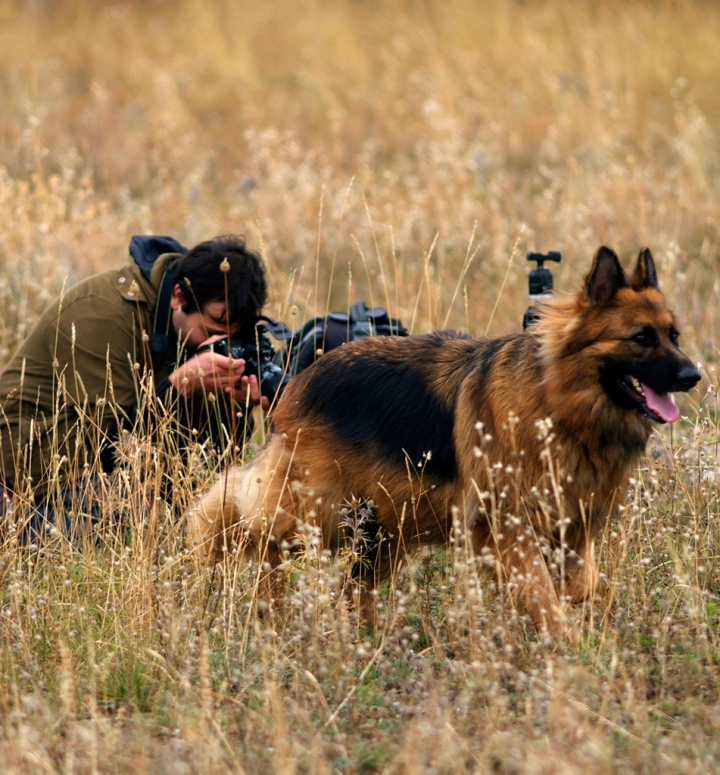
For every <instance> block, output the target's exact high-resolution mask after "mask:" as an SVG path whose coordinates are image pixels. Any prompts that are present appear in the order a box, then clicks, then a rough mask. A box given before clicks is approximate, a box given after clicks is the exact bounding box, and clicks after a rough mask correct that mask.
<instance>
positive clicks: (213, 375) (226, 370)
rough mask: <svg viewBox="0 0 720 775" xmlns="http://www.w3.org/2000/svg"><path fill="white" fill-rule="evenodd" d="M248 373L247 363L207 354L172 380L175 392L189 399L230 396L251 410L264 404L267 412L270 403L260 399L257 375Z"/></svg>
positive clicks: (196, 357)
mask: <svg viewBox="0 0 720 775" xmlns="http://www.w3.org/2000/svg"><path fill="white" fill-rule="evenodd" d="M221 338H222V337H221V336H211V337H210V338H209V339H207V340H206V341H205V342H203V344H210V343H212V342H215V341H217V340H218V339H221ZM244 372H245V361H244V360H242V359H234V358H228V357H226V356H225V355H220V354H219V353H215V352H213V351H212V350H203V351H202V352H201V353H198V354H197V355H194V356H193V357H192V358H189V359H188V360H187V361H185V363H183V364H182V365H181V366H178V367H177V368H176V369H175V371H173V373H172V374H171V375H170V376H169V380H170V383H171V384H172V386H173V387H174V388H175V390H177V391H178V393H180V395H182V396H185V397H186V398H188V397H190V396H191V395H192V394H193V393H196V392H198V391H205V392H207V393H229V394H230V395H232V396H233V398H234V399H235V401H237V402H238V403H239V404H245V403H246V402H249V404H250V406H256V405H257V404H260V405H261V406H262V408H263V409H267V408H268V407H269V406H270V402H269V400H268V399H267V397H266V396H261V395H260V387H259V385H258V380H257V375H255V374H250V375H249V376H246V375H245V373H244ZM248 393H249V401H248Z"/></svg>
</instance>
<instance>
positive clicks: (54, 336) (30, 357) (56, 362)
mask: <svg viewBox="0 0 720 775" xmlns="http://www.w3.org/2000/svg"><path fill="white" fill-rule="evenodd" d="M130 253H131V256H132V258H133V262H132V263H131V264H129V265H128V266H125V267H123V268H122V269H113V270H109V271H106V272H102V273H100V274H97V275H94V276H92V277H90V278H88V279H86V280H84V281H83V282H81V283H79V284H78V285H76V286H74V287H72V288H70V289H69V290H67V291H66V292H65V293H63V294H62V295H61V296H60V298H58V299H56V300H55V301H53V302H52V303H51V304H50V305H49V306H48V308H47V309H46V310H45V312H44V313H43V315H42V316H41V317H40V319H39V320H38V322H37V324H36V325H35V327H34V328H33V330H32V332H31V333H30V335H29V336H28V337H27V339H26V340H25V341H24V342H23V343H22V344H21V345H20V347H19V348H18V350H17V352H16V353H15V354H14V355H13V356H12V358H11V359H10V361H9V362H8V363H7V365H6V366H5V368H4V370H3V371H2V373H1V374H0V485H1V495H2V501H0V510H1V511H3V512H4V515H5V521H6V522H7V520H12V519H13V514H14V515H16V516H17V514H18V513H20V512H22V513H25V514H28V515H29V517H28V520H26V524H25V525H24V526H22V525H21V526H19V527H21V528H22V529H25V530H29V531H30V532H32V533H39V532H41V531H43V530H44V529H46V527H47V526H49V525H52V524H56V525H57V526H58V527H61V526H64V527H65V528H66V529H70V530H72V521H71V517H72V515H73V513H74V512H75V511H78V506H80V509H79V510H82V511H85V512H86V514H87V513H89V514H90V515H91V516H96V514H95V513H94V512H93V508H95V507H94V506H93V504H91V503H90V504H88V503H87V502H86V501H87V499H88V492H89V489H88V486H87V484H88V482H87V480H88V478H89V474H88V472H89V471H91V472H97V471H98V470H99V469H100V468H102V470H103V471H105V472H109V471H111V470H112V469H113V467H114V465H115V459H116V443H117V440H118V437H119V436H121V435H122V434H123V432H124V430H133V429H137V428H139V427H142V428H143V429H144V431H145V432H148V433H154V432H155V430H156V429H157V427H158V423H159V422H161V421H168V422H169V423H170V425H171V426H172V427H173V428H174V429H175V431H176V432H178V433H179V435H180V437H181V438H183V439H185V441H184V442H182V441H181V442H180V444H181V445H182V444H183V443H184V444H187V440H188V439H192V440H193V441H197V440H201V441H202V440H203V439H204V438H210V439H211V442H214V443H217V445H218V446H220V445H227V442H228V440H230V439H231V438H232V437H235V440H236V443H238V444H242V441H243V439H244V438H245V434H246V432H247V429H248V422H249V413H248V411H247V409H248V407H249V406H252V405H257V404H260V403H262V404H263V405H264V406H267V399H266V398H262V399H261V396H260V391H259V389H258V382H257V377H256V376H255V375H254V374H246V373H245V362H244V361H243V360H242V359H232V358H228V357H225V356H224V355H221V354H219V353H216V352H214V351H213V350H212V349H202V348H201V351H200V352H197V353H196V352H195V351H196V350H197V349H198V347H199V346H200V345H203V344H207V343H210V342H212V341H215V340H217V339H220V338H222V337H224V336H229V335H230V336H240V337H246V338H248V339H249V340H250V341H253V340H254V337H255V328H254V327H255V322H256V318H257V316H258V314H259V313H260V312H261V310H262V307H263V305H264V304H265V301H266V297H267V284H266V277H265V269H264V266H263V263H262V260H261V258H260V257H259V256H258V255H257V254H256V253H254V252H253V251H251V250H248V249H247V247H246V245H245V242H244V240H243V239H242V238H240V237H236V236H227V237H217V238H215V239H211V240H208V241H206V242H202V243H200V244H199V245H196V246H195V247H194V248H192V249H191V250H189V251H187V250H186V249H185V248H183V247H182V246H181V245H180V244H179V243H178V242H176V241H175V240H173V239H172V238H168V237H134V238H133V241H132V242H131V246H130ZM98 460H99V461H100V463H99V464H98ZM79 493H82V495H79ZM78 499H80V501H83V502H82V503H79V502H78ZM21 505H22V508H20V506H21ZM60 517H62V519H61V518H60Z"/></svg>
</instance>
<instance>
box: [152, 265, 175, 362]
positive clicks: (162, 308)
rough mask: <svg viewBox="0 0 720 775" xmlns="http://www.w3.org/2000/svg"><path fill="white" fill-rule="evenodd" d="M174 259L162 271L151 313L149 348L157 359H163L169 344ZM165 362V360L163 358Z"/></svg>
mask: <svg viewBox="0 0 720 775" xmlns="http://www.w3.org/2000/svg"><path fill="white" fill-rule="evenodd" d="M174 268H175V261H173V262H171V263H170V264H169V265H168V266H167V267H166V268H165V271H164V272H163V277H162V280H161V281H160V289H159V290H158V295H157V300H156V302H155V314H154V315H153V332H152V334H150V349H151V350H152V352H153V355H154V356H155V357H157V358H158V359H162V360H165V359H164V358H163V356H165V355H166V353H167V349H168V347H169V346H170V320H171V318H172V313H171V308H170V299H171V298H172V293H173V270H174ZM165 362H167V361H166V360H165Z"/></svg>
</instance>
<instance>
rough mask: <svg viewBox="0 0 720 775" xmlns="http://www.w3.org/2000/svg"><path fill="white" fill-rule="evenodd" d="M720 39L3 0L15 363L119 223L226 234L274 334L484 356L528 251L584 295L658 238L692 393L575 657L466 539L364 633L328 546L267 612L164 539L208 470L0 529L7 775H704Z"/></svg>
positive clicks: (236, 573) (608, 561) (1, 145)
mask: <svg viewBox="0 0 720 775" xmlns="http://www.w3.org/2000/svg"><path fill="white" fill-rule="evenodd" d="M718 24H720V9H718V8H717V6H716V5H715V4H712V3H702V2H689V1H687V0H679V1H678V2H673V3H670V2H659V3H641V2H619V0H618V1H617V2H614V1H613V2H608V3H603V4H595V3H589V2H588V3H586V2H563V1H562V0H555V1H554V2H535V1H531V2H510V0H499V2H496V3H489V2H486V3H476V2H473V3H471V2H469V0H447V1H446V2H443V3H439V2H437V3H425V4H419V3H417V4H416V3H406V4H402V6H401V4H400V3H399V2H398V3H393V2H387V1H383V0H377V1H376V2H372V1H371V0H363V1H362V2H350V1H349V0H348V1H347V2H343V1H342V0H340V1H338V2H329V0H308V1H307V2H302V3H291V2H289V1H288V0H277V2H272V3H231V2H228V1H227V0H214V2H200V0H185V2H178V3H166V2H161V0H155V1H154V2H145V3H140V2H127V3H125V4H111V3H109V2H92V3H91V2H86V3H82V2H80V0H63V1H62V2H54V3H51V2H49V1H48V0H32V1H31V0H27V2H15V3H11V2H6V3H3V4H1V5H0V104H1V105H2V108H3V109H2V112H1V115H0V223H1V224H2V226H0V267H1V268H2V274H1V275H0V309H1V310H2V315H0V358H1V359H3V360H4V359H6V358H7V356H8V355H9V353H10V352H11V351H12V350H13V348H14V347H15V345H16V343H17V342H18V340H19V339H21V338H22V337H23V336H24V335H25V334H26V333H27V331H28V330H29V327H30V326H32V323H33V322H34V320H35V319H36V318H37V316H38V314H39V312H40V311H41V310H42V308H43V306H44V305H45V304H46V303H47V302H48V301H49V300H50V299H51V298H52V296H53V295H55V294H56V293H57V292H58V291H59V290H60V287H61V285H62V282H63V279H64V278H65V277H66V276H69V277H70V281H71V282H72V281H74V280H77V279H78V278H80V277H82V276H85V275H87V274H88V273H90V272H92V271H97V270H100V269H102V268H105V267H109V266H117V265H119V264H120V263H121V262H122V261H124V256H125V255H126V246H127V242H128V240H129V237H130V236H131V235H132V234H133V233H138V232H155V233H171V234H175V235H177V236H178V237H180V238H182V239H184V240H185V241H186V242H188V243H193V242H196V241H199V240H200V239H203V238H205V237H208V236H211V235H213V234H216V233H219V232H229V231H233V232H243V233H246V234H247V235H248V237H249V239H250V242H251V243H252V244H253V245H256V246H261V247H262V250H263V252H264V255H265V257H266V260H267V263H268V266H269V268H270V270H271V274H272V284H273V300H272V303H271V305H270V309H269V312H270V313H271V314H275V315H278V316H280V317H283V318H285V319H286V320H288V322H294V321H296V320H297V321H299V320H301V319H303V318H304V317H305V316H306V314H310V313H313V312H314V311H315V310H321V311H322V310H326V309H328V308H329V307H331V308H342V307H345V306H346V305H347V304H348V301H354V300H356V299H358V298H363V297H364V298H366V299H367V300H368V301H370V300H374V301H375V302H376V303H382V304H385V305H387V306H389V307H390V308H391V310H392V311H393V313H395V314H399V315H400V316H401V317H402V318H403V320H404V321H405V322H406V323H408V324H409V323H411V322H412V326H413V330H414V331H424V330H428V329H430V328H432V327H435V326H438V325H446V324H447V325H452V326H456V327H462V328H464V329H466V330H469V331H470V332H472V333H478V334H481V333H484V332H485V330H486V328H488V327H489V329H490V332H491V333H497V334H499V333H503V332H506V331H510V330H514V329H516V328H517V327H518V325H519V321H520V319H521V316H522V312H523V310H524V308H525V306H526V301H525V296H524V294H525V284H526V271H525V269H526V268H525V267H524V266H523V264H524V260H523V259H522V257H523V255H524V253H525V251H526V250H527V249H532V248H538V249H549V248H559V249H561V250H562V251H563V253H564V256H565V260H564V261H565V262H564V264H563V265H562V266H561V267H560V269H559V271H558V272H557V273H556V284H557V286H558V287H561V288H564V289H570V288H571V287H573V285H574V284H575V283H576V282H577V280H578V278H579V277H580V276H581V275H582V274H583V273H584V271H586V269H587V266H588V263H589V260H590V257H591V255H592V253H593V252H594V250H595V249H596V248H597V246H598V245H599V244H601V243H608V244H611V245H613V246H615V247H616V248H618V249H619V250H621V251H623V252H624V255H625V256H626V257H627V256H628V255H629V253H630V252H631V251H636V250H637V249H638V248H639V247H640V246H641V245H643V244H649V245H650V246H651V248H652V249H653V251H654V253H655V255H656V260H657V263H658V265H659V272H660V277H661V281H662V282H663V285H664V288H665V290H666V292H667V295H668V296H669V298H670V300H671V303H672V305H673V306H674V308H675V309H676V311H677V312H678V313H679V316H680V318H681V320H682V321H683V322H684V329H683V330H684V346H685V348H686V350H687V352H688V353H689V354H690V355H691V356H692V357H693V358H695V359H697V360H699V361H701V362H702V363H703V364H704V373H705V376H706V379H705V380H704V381H703V382H702V383H701V386H700V388H699V390H697V391H695V392H694V393H693V394H692V395H691V396H690V397H688V398H686V399H683V402H682V408H683V412H684V415H685V417H684V419H683V420H682V421H681V422H680V424H679V425H678V426H676V427H675V428H674V429H672V430H665V429H663V430H662V431H660V432H659V434H658V436H657V437H655V438H654V439H653V442H652V445H651V450H650V452H649V455H648V457H647V459H646V460H645V461H644V462H643V465H642V467H641V470H639V471H638V473H637V477H636V479H635V481H634V483H633V486H632V490H631V492H630V493H629V494H628V501H627V503H626V505H625V509H624V512H623V517H622V519H620V520H618V521H617V522H615V523H614V524H612V525H611V526H610V528H609V530H608V533H607V535H606V537H605V541H604V543H603V550H602V556H601V570H602V571H603V582H602V585H601V590H600V593H599V595H598V597H597V598H596V599H595V601H593V603H592V604H591V605H588V606H587V607H585V608H583V609H577V610H575V611H574V612H573V613H572V616H573V617H574V618H575V620H576V627H577V631H578V632H579V633H581V637H580V642H579V643H578V644H577V645H574V646H567V647H560V648H553V647H552V646H551V645H550V644H548V643H545V642H544V641H543V639H542V638H541V637H539V636H538V635H537V634H535V633H533V632H532V631H531V630H528V629H526V623H525V622H524V621H523V620H522V619H520V618H518V617H517V616H516V615H514V614H513V613H512V612H511V611H510V610H509V609H508V607H507V606H506V605H505V604H504V601H503V600H502V596H501V595H500V594H499V593H497V592H496V590H494V589H493V587H492V585H491V584H489V583H488V582H487V580H486V579H484V578H483V577H481V576H478V572H477V568H476V566H475V564H474V562H473V559H472V558H471V557H469V556H468V554H467V552H466V550H465V548H464V541H463V540H462V536H461V535H458V539H457V541H456V543H455V544H454V545H453V546H451V547H450V548H448V550H447V551H443V552H441V551H436V552H432V553H429V554H427V555H425V556H423V557H420V558H418V559H417V560H416V561H415V562H414V563H413V564H411V565H410V566H409V568H407V569H406V570H405V572H404V573H403V574H402V575H401V576H400V577H399V578H398V579H397V580H396V582H395V584H394V586H392V587H391V588H386V589H383V591H382V596H381V604H382V611H383V618H382V621H381V623H380V626H379V627H378V628H377V629H376V630H375V631H370V630H366V629H363V628H362V627H360V626H358V624H357V622H356V621H355V620H354V617H353V616H352V614H351V613H350V612H348V610H347V609H346V607H345V605H344V604H343V602H342V596H341V594H340V592H339V590H340V587H341V586H342V579H343V573H342V571H343V569H342V564H341V562H339V561H337V560H335V559H333V558H329V557H326V556H324V555H323V554H322V553H318V552H313V551H310V552H309V553H308V555H307V557H306V558H305V559H304V561H303V562H302V563H300V562H298V563H297V564H296V566H295V567H294V568H293V571H292V573H291V576H290V579H289V589H288V594H287V597H286V599H285V601H284V603H283V607H282V608H281V610H278V611H275V612H273V613H272V614H268V613H265V615H264V616H262V617H259V616H258V612H257V605H256V603H257V600H256V596H255V594H254V590H255V588H256V581H257V578H258V574H259V573H261V571H262V569H258V568H257V567H253V566H252V565H237V564H232V563H229V564H227V565H220V566H218V567H217V568H215V569H208V568H205V567H201V566H198V565H197V564H196V562H195V560H194V559H193V557H192V556H191V555H190V554H189V553H188V551H187V549H186V546H185V541H184V536H183V526H182V525H181V524H180V523H179V522H178V520H177V514H178V513H179V512H180V511H181V510H182V506H183V503H184V502H186V500H187V498H189V497H190V493H191V490H192V487H193V486H194V485H195V484H197V483H198V482H199V481H200V480H201V479H202V478H203V477H204V476H205V475H207V471H208V469H209V470H210V471H212V470H213V467H214V466H216V465H217V461H213V460H207V459H205V458H204V457H203V454H204V451H203V450H196V453H197V454H196V456H195V458H194V459H193V460H192V461H191V466H190V468H189V469H187V468H186V467H184V466H183V465H181V464H180V463H179V462H178V461H177V459H175V458H174V457H173V456H171V455H170V456H168V457H167V458H160V460H159V462H157V463H156V462H155V461H154V460H153V457H152V455H149V454H147V449H146V448H145V447H143V445H140V446H138V447H135V448H133V447H128V449H127V450H126V451H125V459H124V462H123V465H122V470H121V471H120V472H119V473H118V474H117V475H115V476H113V478H111V479H110V480H108V481H107V482H106V483H105V486H104V489H103V491H102V492H101V493H100V494H99V495H98V497H99V499H100V503H101V505H102V513H103V515H104V521H105V522H107V523H108V524H106V525H104V526H101V528H100V534H101V536H102V540H100V541H99V542H93V541H88V542H86V543H83V542H77V543H75V544H70V543H68V542H67V541H66V540H65V539H64V538H63V537H62V536H60V535H58V536H55V537H54V538H53V539H52V540H50V541H49V542H48V543H47V544H46V545H45V546H43V547H38V548H37V549H33V548H26V549H22V550H21V549H20V548H18V545H17V541H16V538H15V537H14V534H13V533H12V531H7V530H6V531H5V533H4V537H3V539H2V544H1V545H0V608H1V610H0V622H1V624H0V665H1V667H0V681H1V682H2V683H1V684H0V770H1V771H3V772H8V773H16V772H17V773H20V772H23V773H24V772H68V773H70V772H77V773H86V772H87V773H91V772H128V773H130V772H132V773H139V772H146V771H147V772H153V773H177V775H181V774H184V773H196V772H197V773H211V772H218V773H219V772H223V773H225V772H227V771H233V772H246V773H255V772H258V773H259V772H275V773H283V774H284V773H335V772H343V773H366V772H384V773H393V774H395V773H397V774H398V775H399V774H400V773H403V775H410V774H411V773H456V772H477V773H484V772H498V773H506V774H507V773H556V772H557V773H576V772H578V773H580V772H581V773H583V775H589V774H590V773H609V772H639V773H654V772H659V771H667V772H673V773H675V772H683V773H701V772H703V773H704V772H716V771H718V768H719V767H720V764H718V762H719V761H720V738H719V737H718V735H717V729H718V727H719V726H720V703H718V699H720V698H719V696H718V694H719V691H720V675H719V668H720V640H719V639H720V635H719V632H718V630H719V628H720V607H719V602H720V601H719V600H718V593H719V588H720V575H719V572H718V571H719V568H720V563H719V561H718V558H719V557H720V527H718V524H717V521H718V517H717V513H718V498H719V496H720V491H719V489H718V474H719V472H718V462H717V445H718V438H719V429H718V407H717V374H716V372H715V366H714V365H713V364H714V363H716V361H717V354H718V351H717V345H716V343H717V336H718V320H717V315H716V311H717V302H716V299H717V297H718V290H719V288H720V286H719V282H720V277H719V276H718V263H717V261H718V253H719V248H720V233H719V224H720V222H719V221H718V216H717V213H718V212H720V186H719V183H720V180H719V177H718V175H719V172H720V156H719V153H718V151H719V148H718V137H719V132H720V90H718V88H717V73H718V71H720V49H718V47H717V36H716V32H715V31H716V30H717V29H718ZM506 275H507V281H506V282H505V284H504V286H503V282H504V280H505V277H506ZM501 286H503V290H502V296H501V298H500V302H499V304H498V305H497V311H496V312H495V314H494V316H493V317H492V319H491V314H492V310H493V308H494V307H495V303H496V298H497V294H498V293H499V291H500V289H501ZM294 306H297V307H298V311H297V312H295V313H294V314H295V316H293V307H294ZM89 473H91V471H90V470H89ZM165 475H170V476H171V477H173V478H174V479H175V493H176V494H175V498H174V500H173V502H172V503H170V504H166V503H165V502H164V501H162V500H159V499H157V495H156V493H157V492H159V490H158V489H157V488H158V487H159V484H158V483H159V482H160V481H161V479H162V477H163V476H165ZM118 511H119V512H121V513H122V514H123V516H124V518H125V522H126V524H127V526H128V527H127V529H126V530H125V531H118V530H117V529H115V528H114V527H113V525H112V524H110V523H111V522H112V515H113V514H114V513H116V512H118ZM26 515H27V510H25V511H23V508H22V507H21V508H20V510H19V512H18V516H19V518H21V519H22V518H23V516H26Z"/></svg>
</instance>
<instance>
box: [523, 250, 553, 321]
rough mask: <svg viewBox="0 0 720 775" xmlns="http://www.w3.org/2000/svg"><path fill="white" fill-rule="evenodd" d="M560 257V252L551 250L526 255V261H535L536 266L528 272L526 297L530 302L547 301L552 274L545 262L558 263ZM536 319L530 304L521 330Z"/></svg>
mask: <svg viewBox="0 0 720 775" xmlns="http://www.w3.org/2000/svg"><path fill="white" fill-rule="evenodd" d="M561 258H562V256H561V255H560V251H558V250H551V251H549V252H548V253H535V252H533V251H531V252H529V253H528V254H527V260H528V261H535V262H536V263H537V266H536V267H535V268H534V269H531V270H530V274H529V276H528V297H529V298H530V301H531V302H532V301H535V300H536V299H549V298H550V297H551V296H552V291H553V276H552V272H551V271H550V270H549V269H547V268H546V267H545V266H544V263H545V262H546V261H555V262H556V263H558V264H559V263H560V260H561ZM536 319H537V311H536V309H535V307H534V306H533V305H532V304H531V305H530V306H529V307H528V308H527V311H526V312H525V315H524V316H523V328H524V329H525V328H527V327H528V326H529V325H530V324H531V323H533V322H534V321H535V320H536Z"/></svg>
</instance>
